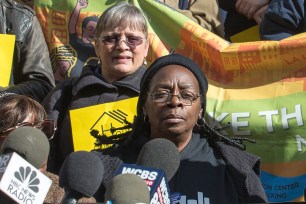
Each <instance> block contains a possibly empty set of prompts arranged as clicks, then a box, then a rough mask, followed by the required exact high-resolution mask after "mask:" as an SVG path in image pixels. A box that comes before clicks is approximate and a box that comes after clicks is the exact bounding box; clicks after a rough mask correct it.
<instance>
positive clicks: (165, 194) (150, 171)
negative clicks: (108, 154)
mask: <svg viewBox="0 0 306 204" xmlns="http://www.w3.org/2000/svg"><path fill="white" fill-rule="evenodd" d="M118 174H135V175H138V176H140V178H142V179H143V180H145V182H146V184H147V186H148V187H149V190H150V199H151V202H150V204H170V203H171V202H170V190H169V186H168V183H167V178H166V174H165V172H164V171H163V170H160V169H155V168H149V167H145V166H140V165H136V164H122V165H120V166H119V168H118V169H117V172H116V175H118ZM127 188H130V187H128V186H127Z"/></svg>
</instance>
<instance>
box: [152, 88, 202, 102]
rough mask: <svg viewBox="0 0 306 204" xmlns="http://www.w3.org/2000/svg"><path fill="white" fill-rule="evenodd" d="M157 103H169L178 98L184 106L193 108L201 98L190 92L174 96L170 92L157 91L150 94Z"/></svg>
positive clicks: (182, 92)
mask: <svg viewBox="0 0 306 204" xmlns="http://www.w3.org/2000/svg"><path fill="white" fill-rule="evenodd" d="M149 94H150V96H151V97H152V100H153V101H154V102H155V103H166V102H169V101H170V100H171V99H172V97H173V96H176V97H177V98H178V99H179V100H180V101H181V102H182V103H183V104H184V105H186V106H191V105H192V103H194V102H196V101H197V99H198V98H199V97H200V96H201V95H199V94H196V93H192V92H190V91H187V90H185V91H181V92H179V94H173V93H171V92H170V91H157V92H153V93H149Z"/></svg>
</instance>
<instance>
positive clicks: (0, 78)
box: [0, 34, 15, 87]
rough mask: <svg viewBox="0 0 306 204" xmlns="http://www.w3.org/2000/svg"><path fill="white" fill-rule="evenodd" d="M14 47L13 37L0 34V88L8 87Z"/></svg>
mask: <svg viewBox="0 0 306 204" xmlns="http://www.w3.org/2000/svg"><path fill="white" fill-rule="evenodd" d="M14 45H15V35H7V34H0V62H1V65H0V70H1V74H0V87H1V86H2V87H6V86H8V85H9V82H10V77H11V70H12V62H13V54H14Z"/></svg>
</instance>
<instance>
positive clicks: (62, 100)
mask: <svg viewBox="0 0 306 204" xmlns="http://www.w3.org/2000/svg"><path fill="white" fill-rule="evenodd" d="M145 69H146V68H145V67H140V68H139V69H138V70H136V71H135V72H134V73H133V74H130V75H128V76H126V77H124V78H122V79H120V80H118V81H115V82H113V83H108V82H106V81H105V80H104V79H103V77H102V75H101V67H100V65H95V66H93V65H88V66H87V67H85V68H84V70H83V73H82V74H81V76H80V77H79V78H68V79H66V80H65V81H63V82H61V83H59V84H58V85H57V86H56V87H55V88H54V90H52V91H51V92H50V93H49V95H48V96H47V97H46V99H45V100H44V102H43V106H44V107H45V110H46V112H47V116H48V118H49V119H53V120H55V121H57V124H58V126H59V128H58V130H57V133H56V135H55V138H54V141H53V142H54V143H55V145H56V147H55V148H52V147H51V152H50V157H52V156H53V157H55V161H56V162H57V164H56V165H55V166H56V167H55V168H53V167H52V163H53V162H52V161H50V162H49V163H48V168H49V170H50V171H51V172H55V173H57V171H58V170H59V167H60V165H61V164H62V162H63V161H64V159H65V158H66V157H67V156H68V155H69V154H70V153H71V152H73V141H72V132H71V123H70V117H69V113H68V110H73V109H77V108H83V107H87V106H92V105H97V104H103V103H107V102H114V101H119V100H123V99H127V98H132V97H136V96H138V95H139V86H140V79H141V77H142V75H143V74H144V71H145ZM69 87H70V88H69ZM67 90H68V91H67ZM60 113H61V114H63V116H60ZM54 154H56V155H54Z"/></svg>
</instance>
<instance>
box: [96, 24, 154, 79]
mask: <svg viewBox="0 0 306 204" xmlns="http://www.w3.org/2000/svg"><path fill="white" fill-rule="evenodd" d="M108 36H110V37H113V39H115V38H118V39H120V40H119V41H118V42H116V43H112V44H106V43H104V42H103V41H102V40H103V39H105V37H108ZM132 36H136V37H141V38H142V43H141V44H139V45H137V46H129V45H128V44H127V43H126V39H127V37H132ZM95 48H96V54H97V56H98V57H99V59H100V61H101V64H102V75H103V77H104V78H105V79H106V80H107V81H108V82H114V81H117V80H118V79H120V78H122V77H124V76H126V75H129V74H131V73H133V72H135V71H136V70H137V69H138V68H139V67H140V66H141V65H142V64H143V62H144V59H145V57H146V56H147V54H148V49H149V43H148V41H147V39H146V37H145V35H144V33H142V32H141V31H137V30H136V31H135V30H130V28H128V27H127V28H125V29H124V30H122V29H119V28H118V27H117V28H116V29H114V30H112V31H104V32H102V33H101V35H100V38H99V39H97V40H96V44H95Z"/></svg>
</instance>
